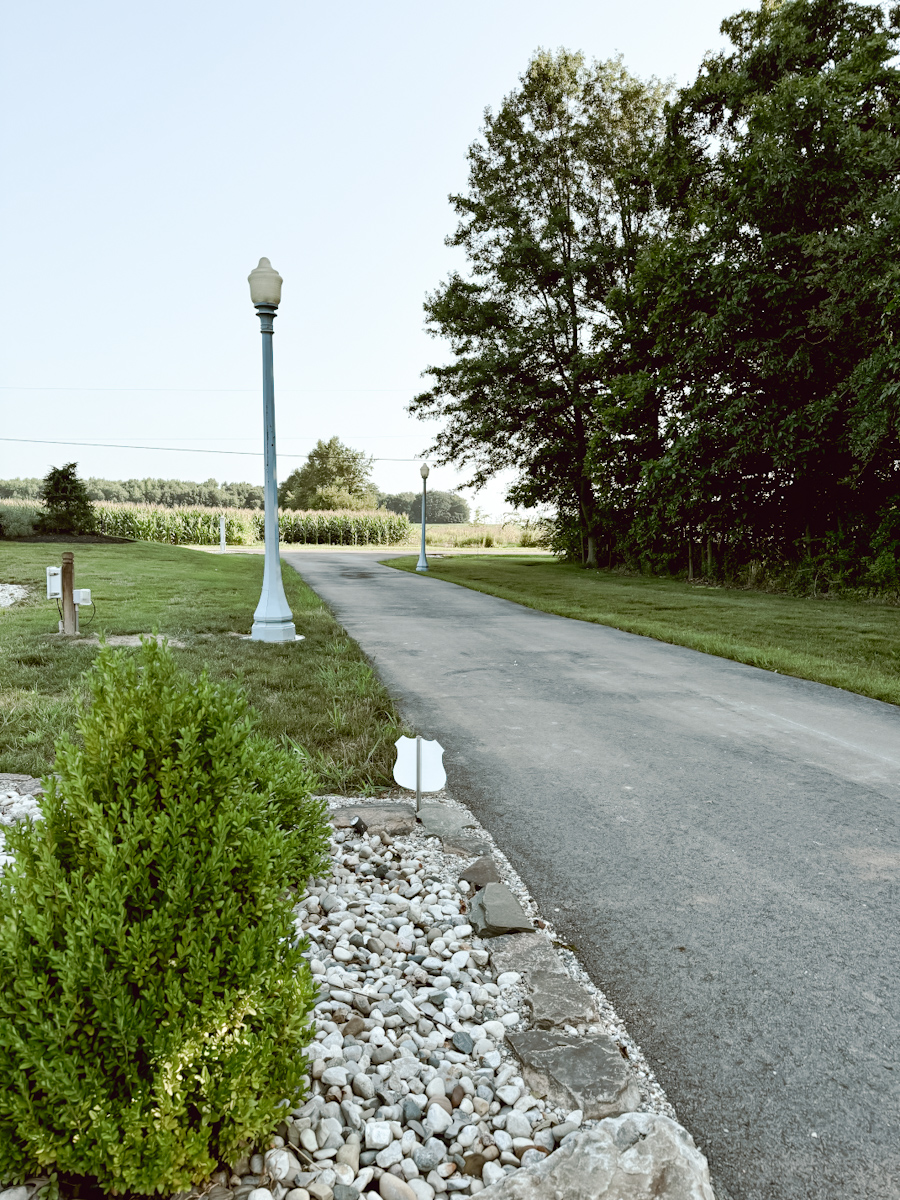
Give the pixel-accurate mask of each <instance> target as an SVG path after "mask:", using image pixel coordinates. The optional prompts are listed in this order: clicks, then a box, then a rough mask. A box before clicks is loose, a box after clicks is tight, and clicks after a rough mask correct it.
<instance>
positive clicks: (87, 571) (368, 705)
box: [0, 541, 409, 792]
mask: <svg viewBox="0 0 900 1200" xmlns="http://www.w3.org/2000/svg"><path fill="white" fill-rule="evenodd" d="M64 550H72V551H73V552H74V555H75V586H76V587H89V588H91V591H92V598H93V600H94V602H95V604H96V613H95V616H93V617H92V616H91V613H90V611H87V612H84V611H83V612H82V622H81V624H82V631H83V633H85V634H86V635H87V636H88V637H89V636H90V635H92V634H94V633H98V632H99V633H103V632H105V633H108V634H135V633H150V632H152V631H153V630H156V631H158V632H159V633H162V634H165V635H167V636H169V637H171V638H174V639H177V640H178V641H181V642H183V643H184V645H185V648H184V649H176V650H175V655H176V658H177V660H178V662H179V665H180V666H182V667H184V668H185V669H186V670H187V671H188V673H189V674H192V675H195V676H196V675H199V674H200V672H201V671H202V670H203V669H204V668H205V669H207V670H208V671H209V673H210V675H211V676H212V678H213V679H216V680H231V681H232V682H235V683H237V684H239V685H240V686H241V687H242V688H244V690H245V691H246V693H247V695H248V698H249V700H250V704H251V706H252V708H253V710H254V712H255V714H256V717H257V723H258V724H257V727H258V729H259V731H260V732H261V733H264V734H266V735H267V736H269V737H271V738H273V739H275V740H276V741H278V740H280V739H281V738H282V737H287V738H290V739H291V741H292V742H294V743H295V744H296V745H297V746H298V747H300V748H301V753H302V754H303V755H304V756H305V757H306V758H307V760H308V761H309V764H310V766H311V767H312V768H313V770H314V771H316V773H317V774H318V776H319V784H320V788H319V790H321V791H330V792H352V791H374V790H378V789H380V788H383V787H393V786H394V784H393V780H392V779H391V769H392V766H393V758H394V746H393V743H394V741H395V740H396V739H397V737H399V736H400V734H401V733H408V732H409V730H408V729H406V727H405V726H404V724H403V722H402V720H401V719H400V717H399V715H398V713H397V710H396V708H395V706H394V703H393V700H392V699H391V697H390V695H389V694H388V692H387V690H386V689H385V687H384V685H383V684H382V683H381V681H380V680H379V679H378V678H377V676H376V675H375V673H374V671H373V670H372V668H371V666H370V664H369V662H368V660H367V658H366V657H365V655H364V654H363V652H362V650H360V648H359V646H358V645H357V644H356V642H355V641H353V639H352V638H351V637H350V636H349V635H348V634H347V633H346V632H345V630H344V629H343V628H342V627H341V625H339V624H338V622H337V621H336V620H335V618H334V616H333V614H332V613H331V611H330V609H329V608H328V607H327V606H326V605H325V604H324V603H323V601H322V600H321V599H320V598H319V597H318V596H317V595H316V594H315V592H313V591H312V589H311V588H310V587H308V586H307V584H305V583H304V582H303V580H302V579H301V578H300V576H299V575H298V574H297V572H296V571H294V570H293V569H292V568H290V567H288V566H286V565H283V566H282V578H283V580H284V588H285V594H286V595H287V599H288V603H289V605H290V607H291V610H292V612H293V614H294V620H295V623H296V626H297V632H298V633H302V634H303V635H304V637H305V640H304V641H302V642H296V643H292V644H288V645H272V644H267V643H263V642H251V641H245V640H242V639H240V638H236V637H230V636H229V633H231V632H240V633H249V631H250V625H251V623H252V620H253V610H254V609H255V608H256V605H257V602H258V601H259V594H260V588H261V585H262V574H263V557H262V555H252V554H246V555H243V554H227V555H220V554H210V553H207V552H205V551H202V550H191V549H187V548H185V547H182V546H166V545H160V544H157V543H153V542H130V543H126V544H120V545H116V544H76V545H66V544H63V543H15V542H4V541H0V583H18V584H23V585H24V586H26V587H27V588H28V589H29V595H28V597H27V599H26V600H24V601H23V602H21V603H19V604H16V605H13V606H12V607H11V608H0V771H9V772H14V773H22V774H29V775H42V774H45V773H46V772H47V771H48V770H49V769H50V767H51V766H52V762H53V753H54V751H53V747H54V742H55V741H56V738H57V737H58V736H59V735H60V734H61V733H69V734H72V733H73V732H74V728H75V701H76V700H77V699H78V697H79V695H80V693H81V691H82V686H81V676H82V673H83V672H84V671H85V670H86V669H87V668H88V667H89V666H90V665H91V664H92V663H93V661H94V659H95V658H96V656H97V653H98V647H97V645H96V643H93V644H92V643H91V642H89V641H87V640H86V638H78V639H72V638H63V637H61V636H60V635H59V634H58V633H56V628H57V622H58V620H59V616H58V613H57V608H56V603H55V601H53V600H47V599H46V585H45V574H44V569H45V567H47V566H52V565H59V563H60V562H61V559H62V553H63V551H64Z"/></svg>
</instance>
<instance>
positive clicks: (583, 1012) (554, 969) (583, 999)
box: [491, 933, 596, 1029]
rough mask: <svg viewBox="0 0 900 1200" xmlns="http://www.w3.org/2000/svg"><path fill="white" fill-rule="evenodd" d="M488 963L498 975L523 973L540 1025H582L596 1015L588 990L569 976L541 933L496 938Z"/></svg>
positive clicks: (532, 1009)
mask: <svg viewBox="0 0 900 1200" xmlns="http://www.w3.org/2000/svg"><path fill="white" fill-rule="evenodd" d="M491 964H492V966H493V968H494V970H495V972H496V973H497V974H498V975H499V974H500V973H501V972H503V971H518V972H519V973H520V975H522V977H523V979H524V981H525V986H526V988H527V990H528V997H527V998H528V1003H529V1004H530V1005H531V1019H532V1021H533V1023H534V1024H535V1025H537V1027H538V1028H539V1029H553V1028H556V1027H559V1026H562V1025H581V1024H584V1023H585V1022H587V1021H592V1020H594V1019H595V1018H596V1011H595V1009H594V1000H593V997H592V996H591V993H590V992H589V991H588V990H587V988H584V987H582V985H581V984H580V983H578V982H577V980H575V979H573V978H572V976H571V975H570V974H569V973H568V971H567V970H566V968H565V967H564V966H563V964H562V962H561V960H560V958H559V955H558V954H557V953H556V951H555V950H554V949H553V946H552V945H551V944H550V939H549V938H547V937H545V936H544V935H543V934H541V933H515V934H508V935H506V936H505V937H498V938H496V939H495V940H494V942H493V943H492V945H491Z"/></svg>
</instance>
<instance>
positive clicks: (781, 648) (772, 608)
mask: <svg viewBox="0 0 900 1200" xmlns="http://www.w3.org/2000/svg"><path fill="white" fill-rule="evenodd" d="M415 564H416V560H415V558H400V559H397V558H394V559H390V560H388V563H387V565H388V566H392V567H397V568H398V569H400V570H404V571H414V569H415ZM429 566H430V572H429V574H430V575H431V576H434V577H437V578H439V579H447V580H450V581H451V582H452V583H459V584H462V585H463V586H464V587H469V588H473V589H474V590H476V591H480V592H488V593H490V594H491V595H492V596H502V597H503V598H504V599H506V600H514V601H515V602H516V603H517V604H524V605H527V606H528V607H529V608H537V609H541V610H542V611H543V612H549V613H556V614H557V615H559V616H562V617H574V618H576V619H577V620H579V621H595V622H596V623H597V624H599V625H612V626H614V627H615V628H616V629H624V630H626V631H627V632H629V633H641V634H645V635H646V636H647V637H652V638H657V639H658V640H659V641H661V642H672V643H674V644H675V645H677V646H689V647H690V648H691V649H693V650H703V651H705V652H706V653H707V654H718V655H720V656H721V657H722V658H732V659H735V660H736V661H737V662H743V663H749V664H751V665H752V666H755V667H764V668H765V669H766V670H769V671H779V672H781V674H783V675H795V676H797V677H798V678H800V679H814V680H817V681H818V682H819V683H828V684H831V685H833V686H834V687H841V688H846V689H848V690H849V691H852V692H859V693H860V694H862V695H864V696H873V697H875V699H877V700H887V701H888V702H889V703H891V704H900V608H897V607H896V606H893V605H886V604H877V603H864V602H861V601H858V600H825V599H817V600H808V599H796V598H794V597H791V596H778V595H771V594H769V593H765V592H752V591H738V590H731V589H728V588H710V587H701V586H694V585H692V584H689V583H684V582H680V581H678V580H673V579H654V578H648V577H645V576H635V575H619V574H617V573H615V572H610V571H584V570H582V569H580V568H579V567H576V566H573V565H570V564H566V563H559V562H556V561H555V560H548V559H547V558H546V557H544V558H540V557H535V556H532V555H516V556H515V557H511V556H507V557H504V558H495V559H492V558H490V557H488V556H478V557H475V556H472V557H469V556H468V555H467V556H465V557H462V556H460V557H455V558H447V559H432V560H430V563H429ZM421 578H422V586H423V587H427V586H428V578H429V577H428V576H422V577H421Z"/></svg>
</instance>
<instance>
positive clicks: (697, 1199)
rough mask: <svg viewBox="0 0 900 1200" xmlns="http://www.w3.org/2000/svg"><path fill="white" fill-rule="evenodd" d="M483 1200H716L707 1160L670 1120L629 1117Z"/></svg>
mask: <svg viewBox="0 0 900 1200" xmlns="http://www.w3.org/2000/svg"><path fill="white" fill-rule="evenodd" d="M481 1196H482V1197H483V1200H715V1195H714V1194H713V1189H712V1184H711V1183H710V1180H709V1167H708V1165H707V1162H706V1159H705V1158H704V1156H703V1155H702V1154H701V1153H700V1151H699V1150H698V1149H697V1147H696V1146H695V1145H694V1141H693V1138H692V1137H691V1135H690V1134H689V1133H688V1132H687V1130H686V1129H682V1127H681V1126H680V1125H678V1124H677V1123H676V1122H675V1121H672V1120H670V1119H669V1118H668V1117H660V1116H656V1115H655V1114H653V1113H628V1114H626V1115H625V1116H621V1117H615V1118H611V1119H610V1120H607V1121H602V1122H601V1123H600V1124H599V1125H598V1126H597V1127H596V1128H595V1129H590V1130H585V1131H584V1132H583V1133H579V1134H577V1135H576V1136H575V1137H573V1138H572V1140H571V1141H569V1142H567V1143H566V1144H565V1146H561V1147H560V1148H559V1149H558V1150H557V1151H556V1152H555V1153H554V1154H551V1155H550V1156H549V1157H548V1158H545V1159H544V1161H543V1162H542V1163H539V1164H538V1165H537V1166H533V1167H523V1168H522V1169H521V1170H519V1171H516V1172H514V1173H513V1174H512V1175H508V1176H507V1177H506V1178H505V1179H501V1180H499V1181H498V1182H497V1183H495V1184H493V1185H492V1186H491V1187H488V1188H485V1189H484V1191H483V1192H481Z"/></svg>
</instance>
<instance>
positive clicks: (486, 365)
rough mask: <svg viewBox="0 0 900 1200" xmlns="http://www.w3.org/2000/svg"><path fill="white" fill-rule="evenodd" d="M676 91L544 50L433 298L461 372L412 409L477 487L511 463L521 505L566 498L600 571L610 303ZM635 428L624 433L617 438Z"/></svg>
mask: <svg viewBox="0 0 900 1200" xmlns="http://www.w3.org/2000/svg"><path fill="white" fill-rule="evenodd" d="M665 90H666V89H665V88H664V87H663V86H662V85H661V84H659V83H657V82H656V81H651V82H650V83H643V82H641V81H640V80H638V79H636V78H635V77H634V76H632V75H630V74H629V73H628V72H627V71H626V70H625V68H624V66H623V65H622V62H621V60H613V61H610V62H600V63H594V64H593V65H589V64H588V63H587V62H586V61H585V59H584V57H583V56H582V55H581V54H573V53H569V52H567V51H564V50H563V51H560V52H558V53H557V54H551V53H547V52H544V51H539V52H538V53H537V54H535V56H534V58H533V59H532V61H531V62H530V63H529V65H528V68H527V70H526V71H525V73H524V75H523V76H522V78H521V80H520V85H519V87H518V88H517V89H516V90H515V91H514V92H512V93H511V94H510V95H509V96H507V97H506V99H505V100H504V101H503V104H502V105H501V106H500V109H499V111H498V112H497V113H496V115H494V114H493V113H491V112H490V110H488V111H487V112H486V114H485V124H484V129H483V134H482V137H481V139H480V140H478V141H476V142H475V143H473V145H472V146H471V147H470V149H469V190H468V192H467V194H466V195H457V196H453V197H451V202H452V204H453V207H454V209H455V211H456V213H457V214H458V216H459V217H460V223H459V226H458V228H457V230H456V232H455V234H453V235H452V236H451V237H449V238H448V239H447V243H448V245H450V246H455V247H460V248H461V249H462V250H464V252H465V254H466V256H467V258H468V260H469V265H470V274H469V276H468V277H464V276H463V275H461V274H459V273H454V274H452V275H451V276H450V277H449V279H448V280H447V281H446V283H444V284H443V285H441V286H440V287H438V288H437V290H436V291H435V292H434V293H432V294H431V295H430V296H429V297H428V298H427V301H426V304H425V311H426V314H427V317H428V327H429V330H430V332H431V333H432V334H434V335H435V336H438V337H443V338H446V339H447V340H448V341H449V343H450V347H451V350H452V354H453V361H452V362H451V363H449V364H448V365H443V366H434V367H429V368H428V370H427V372H426V374H428V375H430V376H431V378H432V380H433V386H432V387H431V389H430V390H429V391H427V392H424V393H423V394H421V395H419V396H417V397H416V399H415V400H414V401H413V402H412V404H411V406H410V411H411V412H413V413H415V414H416V415H417V416H419V417H422V418H429V417H434V418H438V417H439V418H443V419H444V422H445V424H444V427H443V429H442V431H441V432H440V433H439V434H438V435H437V437H436V438H435V442H434V446H433V447H432V449H431V451H430V452H429V453H431V454H433V455H434V456H435V457H436V459H437V461H438V462H442V463H448V462H454V463H457V464H465V465H468V466H470V467H471V468H472V481H471V482H472V484H473V485H474V486H476V487H478V486H480V485H482V484H484V483H485V482H486V481H487V480H488V479H490V478H491V477H492V476H494V475H495V474H497V473H498V472H500V471H503V470H506V469H509V468H513V469H515V470H516V471H517V473H518V474H517V479H516V481H515V483H514V484H513V486H512V487H511V488H510V490H509V492H508V499H509V500H510V501H511V502H512V503H514V504H516V505H525V506H531V505H534V504H538V503H552V504H555V505H556V506H557V507H558V508H559V510H560V511H561V512H564V513H567V514H570V515H571V516H572V517H573V518H574V519H576V520H577V522H578V524H579V525H580V528H581V531H582V535H583V544H584V551H585V561H586V562H587V564H589V565H596V561H597V559H596V540H597V536H598V530H599V529H600V528H601V525H602V517H603V511H602V510H603V504H604V498H603V497H602V496H600V495H598V490H597V486H596V484H595V481H594V479H593V478H592V475H591V470H590V468H589V464H588V453H589V448H590V445H591V441H592V438H594V437H595V435H598V434H600V435H602V434H603V433H604V430H605V428H606V425H605V417H604V412H603V405H598V404H597V401H598V399H600V398H602V397H604V396H607V395H608V388H607V379H608V377H609V376H610V375H612V374H615V373H616V351H615V338H614V336H613V334H614V331H615V328H616V325H617V323H618V321H619V317H618V314H617V308H616V306H614V305H613V304H612V303H611V302H610V297H611V294H612V293H613V292H614V291H616V292H617V294H618V296H619V303H620V304H621V296H622V295H623V294H627V293H628V291H629V284H628V279H629V276H630V274H631V272H632V271H633V268H634V263H635V260H636V257H637V254H638V251H639V249H640V246H641V245H642V243H643V241H644V239H645V238H646V237H647V235H648V233H649V231H650V229H651V228H652V224H653V211H652V207H651V203H650V188H649V186H648V173H647V162H648V159H649V156H650V153H651V151H652V150H653V148H654V144H655V140H656V137H657V133H658V130H659V129H660V119H661V108H662V103H663V99H664V95H665ZM624 436H627V434H623V433H622V431H621V430H613V429H612V428H611V427H610V431H609V437H610V438H612V439H616V440H621V439H622V438H623V437H624Z"/></svg>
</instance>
